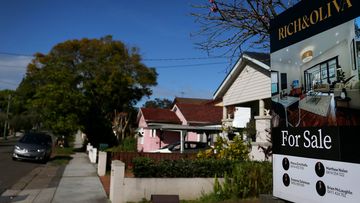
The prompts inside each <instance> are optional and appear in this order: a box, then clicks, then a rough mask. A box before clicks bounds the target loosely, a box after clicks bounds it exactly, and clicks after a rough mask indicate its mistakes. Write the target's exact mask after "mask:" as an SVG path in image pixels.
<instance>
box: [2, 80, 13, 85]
mask: <svg viewBox="0 0 360 203" xmlns="http://www.w3.org/2000/svg"><path fill="white" fill-rule="evenodd" d="M0 83H3V84H6V85H16V86H17V84H15V83H12V82H6V81H3V80H0Z"/></svg>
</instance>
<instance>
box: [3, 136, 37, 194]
mask: <svg viewBox="0 0 360 203" xmlns="http://www.w3.org/2000/svg"><path fill="white" fill-rule="evenodd" d="M16 141H17V139H15V138H9V139H8V140H3V139H2V138H1V139H0V195H1V194H2V193H3V192H5V190H6V189H7V188H10V187H11V186H12V185H13V184H15V183H16V182H17V181H18V180H19V179H21V178H22V177H24V176H26V175H27V174H28V173H29V172H30V171H32V170H33V169H35V168H37V167H40V166H42V164H40V163H34V162H25V161H13V160H12V158H11V154H12V151H13V148H14V144H15V143H16Z"/></svg>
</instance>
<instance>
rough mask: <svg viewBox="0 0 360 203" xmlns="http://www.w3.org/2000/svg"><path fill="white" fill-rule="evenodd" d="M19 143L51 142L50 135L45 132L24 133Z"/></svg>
mask: <svg viewBox="0 0 360 203" xmlns="http://www.w3.org/2000/svg"><path fill="white" fill-rule="evenodd" d="M20 142H21V143H29V144H41V145H46V144H51V143H52V142H51V137H50V136H49V135H46V134H25V135H24V136H23V137H22V138H21V139H20Z"/></svg>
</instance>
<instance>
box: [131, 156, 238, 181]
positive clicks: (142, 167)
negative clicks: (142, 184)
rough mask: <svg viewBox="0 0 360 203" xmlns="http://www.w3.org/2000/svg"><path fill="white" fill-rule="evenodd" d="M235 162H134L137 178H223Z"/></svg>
mask: <svg viewBox="0 0 360 203" xmlns="http://www.w3.org/2000/svg"><path fill="white" fill-rule="evenodd" d="M234 163H235V162H234V161H230V160H226V159H222V160H216V159H199V160H183V159H181V160H162V161H159V162H156V161H155V160H153V159H150V158H145V157H137V158H134V160H133V164H134V167H133V172H134V175H135V177H183V178H185V177H186V178H190V177H214V176H217V177H223V176H224V174H225V173H230V172H231V171H232V166H233V164H234Z"/></svg>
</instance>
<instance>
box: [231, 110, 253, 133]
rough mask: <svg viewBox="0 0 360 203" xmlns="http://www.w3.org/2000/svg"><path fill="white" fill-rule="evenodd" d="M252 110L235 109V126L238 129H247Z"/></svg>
mask: <svg viewBox="0 0 360 203" xmlns="http://www.w3.org/2000/svg"><path fill="white" fill-rule="evenodd" d="M250 117H251V109H250V108H248V107H235V113H234V121H233V126H234V127H236V128H245V127H246V124H247V123H248V122H249V121H250Z"/></svg>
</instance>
